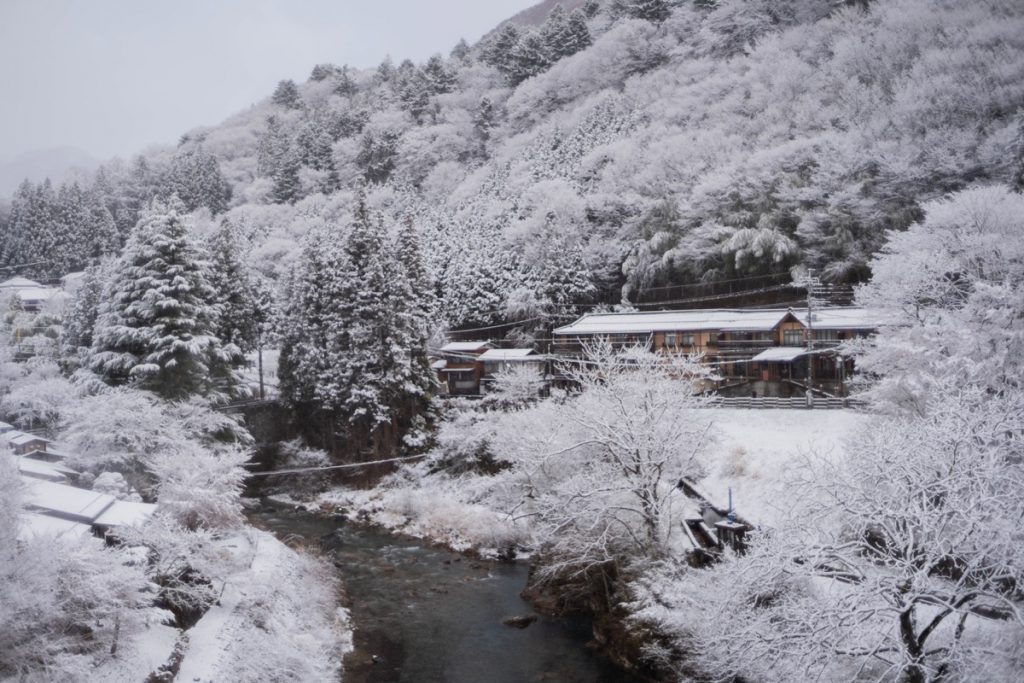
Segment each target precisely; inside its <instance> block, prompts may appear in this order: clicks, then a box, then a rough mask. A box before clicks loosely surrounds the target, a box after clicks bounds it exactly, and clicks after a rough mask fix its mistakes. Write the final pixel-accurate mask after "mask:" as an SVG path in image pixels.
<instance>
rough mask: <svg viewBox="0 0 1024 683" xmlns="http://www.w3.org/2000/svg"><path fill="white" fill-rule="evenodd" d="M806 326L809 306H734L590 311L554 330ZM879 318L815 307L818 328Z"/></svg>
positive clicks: (868, 323) (870, 324) (863, 324)
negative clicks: (787, 322)
mask: <svg viewBox="0 0 1024 683" xmlns="http://www.w3.org/2000/svg"><path fill="white" fill-rule="evenodd" d="M788 315H793V316H794V317H795V318H796V319H797V320H799V321H800V323H801V324H803V325H805V326H806V325H807V309H784V308H746V309H744V308H733V309H722V308H718V309H697V310H686V311H649V312H643V313H589V314H587V315H584V316H583V317H582V318H580V319H579V320H577V321H576V322H574V323H571V324H569V325H565V326H563V327H559V328H557V329H555V330H554V333H555V334H557V335H600V334H650V333H652V332H695V331H698V330H720V331H723V332H767V331H770V330H772V329H774V328H775V326H776V325H778V324H779V323H780V322H782V321H783V320H784V319H785V318H786V316H788ZM878 324H879V323H878V320H877V319H876V318H875V317H873V316H872V315H871V314H870V312H868V311H867V310H865V309H863V308H821V309H815V310H814V318H813V325H814V327H815V328H817V329H874V328H876V327H878Z"/></svg>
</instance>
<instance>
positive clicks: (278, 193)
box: [271, 149, 302, 204]
mask: <svg viewBox="0 0 1024 683" xmlns="http://www.w3.org/2000/svg"><path fill="white" fill-rule="evenodd" d="M301 167H302V163H301V161H300V159H299V153H298V151H297V150H295V149H289V150H288V152H287V153H286V154H285V155H284V157H283V158H282V159H281V160H280V164H279V165H278V167H277V169H276V170H275V171H274V189H273V191H272V192H271V197H272V198H273V200H274V202H276V203H278V204H294V203H295V202H297V201H298V200H299V199H301V198H302V182H301V181H300V179H299V169H300V168H301Z"/></svg>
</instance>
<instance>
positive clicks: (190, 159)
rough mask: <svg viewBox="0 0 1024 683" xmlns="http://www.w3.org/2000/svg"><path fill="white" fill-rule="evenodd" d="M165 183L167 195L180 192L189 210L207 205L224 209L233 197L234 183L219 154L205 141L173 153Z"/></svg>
mask: <svg viewBox="0 0 1024 683" xmlns="http://www.w3.org/2000/svg"><path fill="white" fill-rule="evenodd" d="M163 186H164V191H163V194H164V196H165V197H170V196H177V197H178V199H180V200H181V201H182V203H184V205H185V208H186V209H187V210H188V211H193V210H195V209H197V208H199V207H200V206H205V207H206V208H208V209H209V210H210V211H211V213H214V214H217V213H223V212H224V211H225V210H227V208H228V202H229V201H230V200H231V185H230V184H229V183H228V181H227V179H225V178H224V175H223V174H222V173H221V171H220V164H219V163H218V161H217V158H216V157H215V156H213V155H212V154H210V153H208V152H207V151H206V150H205V149H204V148H203V146H202V145H199V146H197V147H195V148H193V149H188V150H182V151H179V152H178V153H177V154H175V155H174V158H173V159H172V160H171V164H170V167H169V168H168V170H167V174H166V177H165V180H164V183H163Z"/></svg>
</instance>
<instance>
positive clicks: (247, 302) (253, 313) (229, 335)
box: [209, 220, 264, 360]
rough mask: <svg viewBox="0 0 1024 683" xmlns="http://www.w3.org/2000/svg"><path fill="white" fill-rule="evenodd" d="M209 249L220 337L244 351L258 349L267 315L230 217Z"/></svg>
mask: <svg viewBox="0 0 1024 683" xmlns="http://www.w3.org/2000/svg"><path fill="white" fill-rule="evenodd" d="M209 252H210V262H211V265H212V267H211V268H210V275H209V279H210V286H211V287H213V290H214V292H215V298H214V300H215V302H216V305H217V326H216V328H215V333H216V335H217V338H218V339H220V341H221V342H222V343H224V344H234V345H235V346H237V347H238V348H239V349H240V350H241V351H242V352H243V353H248V352H250V351H254V350H255V349H256V343H257V341H258V339H259V322H260V320H261V319H262V318H263V317H264V315H263V314H262V312H261V311H260V310H259V304H258V302H257V299H256V292H255V288H254V286H253V283H252V276H251V274H250V273H249V270H248V268H246V267H245V265H244V264H243V263H242V254H241V245H240V243H239V240H238V236H237V234H236V229H235V227H234V226H233V225H232V224H231V223H230V222H228V221H227V220H223V221H221V224H220V226H219V227H218V229H217V232H216V233H214V234H213V236H212V237H211V239H210V248H209ZM238 360H241V356H239V359H238Z"/></svg>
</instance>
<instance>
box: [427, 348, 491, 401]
mask: <svg viewBox="0 0 1024 683" xmlns="http://www.w3.org/2000/svg"><path fill="white" fill-rule="evenodd" d="M490 348H491V346H490V344H489V343H488V342H485V341H469V342H448V343H447V344H445V345H444V346H442V347H441V359H440V360H439V361H438V362H436V363H435V364H434V367H435V369H436V370H437V373H438V380H439V381H440V382H441V386H442V387H443V388H444V389H445V393H447V394H449V395H453V396H478V395H479V394H480V377H481V373H482V371H483V366H482V365H481V364H480V362H479V357H480V356H481V355H482V354H483V353H485V352H486V351H487V350H488V349H490ZM442 363H443V365H442Z"/></svg>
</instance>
